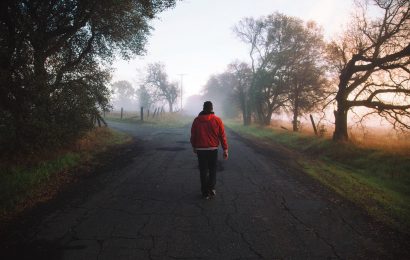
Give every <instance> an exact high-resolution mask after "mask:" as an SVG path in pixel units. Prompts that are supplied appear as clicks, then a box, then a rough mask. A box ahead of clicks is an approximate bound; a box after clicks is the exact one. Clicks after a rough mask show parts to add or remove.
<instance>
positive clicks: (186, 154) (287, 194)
mask: <svg viewBox="0 0 410 260" xmlns="http://www.w3.org/2000/svg"><path fill="white" fill-rule="evenodd" d="M110 126H111V127H112V128H115V129H120V130H122V131H125V132H128V133H130V134H132V135H134V136H135V137H136V141H135V145H134V148H132V149H131V148H130V149H129V151H128V153H127V156H125V157H124V158H125V159H123V160H122V161H121V163H120V164H121V165H116V167H109V168H107V169H105V170H101V172H97V173H95V176H96V177H93V178H94V179H93V183H95V182H98V185H94V184H93V185H91V184H90V185H88V184H87V185H85V186H84V185H83V186H82V187H81V189H78V192H74V193H76V194H72V195H71V197H70V196H69V198H70V199H65V200H63V201H64V203H63V202H59V203H57V204H58V205H53V206H50V207H49V209H48V210H47V211H46V212H47V213H46V214H45V215H43V216H41V218H40V217H38V218H40V219H37V222H33V223H36V224H35V225H34V226H29V227H27V229H25V231H24V232H23V233H24V236H23V237H24V238H22V240H24V243H23V242H21V244H20V245H18V244H16V245H17V246H15V247H14V252H13V253H14V254H15V256H17V255H18V257H20V258H27V259H33V258H37V257H41V258H42V259H47V258H50V259H76V260H77V259H259V258H264V259H329V258H333V259H357V258H367V259H374V258H395V257H400V255H401V254H402V253H403V252H400V251H399V250H400V249H398V250H395V249H394V245H392V241H390V239H389V238H388V235H392V234H387V233H386V234H384V233H380V232H384V231H381V230H380V229H379V228H376V227H375V226H374V224H372V223H373V222H372V221H369V217H367V216H366V214H364V213H363V212H362V211H361V210H360V209H357V208H355V207H354V206H352V205H350V204H349V203H343V202H341V201H340V200H339V199H338V198H337V196H335V197H334V196H332V195H331V192H329V191H327V190H326V189H321V188H318V185H317V183H316V182H314V181H310V180H309V178H306V177H301V176H299V175H300V174H298V173H294V172H291V171H289V170H288V169H286V167H283V165H282V166H280V165H279V164H277V163H275V158H273V157H272V156H269V155H267V154H262V153H261V152H260V151H258V149H256V148H254V147H253V146H252V144H251V143H250V142H244V141H243V140H242V138H240V137H238V136H236V135H234V134H233V133H232V132H230V131H228V142H229V145H230V158H229V160H228V161H223V160H222V153H219V159H220V161H219V163H218V166H219V171H218V174H217V186H216V188H217V196H216V197H215V199H213V200H204V199H202V198H201V193H200V180H199V171H198V169H197V160H196V157H195V155H194V154H193V153H192V150H191V146H190V144H189V128H188V127H185V128H175V129H160V128H151V127H148V126H145V127H141V126H136V125H130V124H124V123H115V122H111V123H110ZM110 163H112V162H110V161H107V164H110ZM88 187H89V188H88ZM71 198H72V199H71ZM393 235H394V234H393ZM18 257H17V258H18ZM3 259H5V258H3Z"/></svg>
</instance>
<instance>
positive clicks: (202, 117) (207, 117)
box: [198, 111, 215, 121]
mask: <svg viewBox="0 0 410 260" xmlns="http://www.w3.org/2000/svg"><path fill="white" fill-rule="evenodd" d="M214 116H215V114H214V112H206V111H201V113H199V115H198V119H199V120H201V121H209V120H211V118H213V117H214Z"/></svg>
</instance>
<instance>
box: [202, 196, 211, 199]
mask: <svg viewBox="0 0 410 260" xmlns="http://www.w3.org/2000/svg"><path fill="white" fill-rule="evenodd" d="M202 198H203V199H204V200H209V199H211V196H209V195H202Z"/></svg>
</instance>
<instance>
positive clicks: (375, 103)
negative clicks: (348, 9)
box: [204, 0, 410, 141]
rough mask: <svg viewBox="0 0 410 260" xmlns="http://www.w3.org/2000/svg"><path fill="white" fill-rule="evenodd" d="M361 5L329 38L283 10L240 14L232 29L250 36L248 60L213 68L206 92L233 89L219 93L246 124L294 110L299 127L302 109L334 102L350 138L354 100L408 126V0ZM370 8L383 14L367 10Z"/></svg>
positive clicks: (339, 133)
mask: <svg viewBox="0 0 410 260" xmlns="http://www.w3.org/2000/svg"><path fill="white" fill-rule="evenodd" d="M356 5H357V9H356V11H357V14H356V16H354V17H353V19H352V21H351V23H350V24H349V27H348V29H347V31H346V32H345V33H344V34H342V35H340V37H339V38H338V39H337V40H334V41H331V42H325V41H324V39H323V34H322V30H321V28H320V27H319V26H317V25H316V24H315V23H314V22H303V21H302V20H300V19H298V18H295V17H290V16H287V15H284V14H280V13H274V14H272V15H269V16H266V17H261V18H258V19H254V18H244V19H242V20H241V21H240V22H239V23H238V24H237V25H236V26H235V27H234V32H235V34H236V35H237V37H238V38H239V39H240V40H241V41H242V42H244V43H246V44H247V46H248V50H249V58H250V62H240V61H235V62H233V63H231V64H230V65H229V66H228V68H227V70H226V71H225V72H223V73H221V74H218V75H213V76H212V77H211V78H210V79H209V81H208V82H207V84H206V85H205V88H204V90H205V96H206V97H208V98H211V99H216V100H218V99H221V97H222V96H224V97H227V100H225V101H222V100H221V104H222V105H221V106H222V108H223V110H224V111H225V114H227V115H229V114H231V115H232V114H235V109H237V110H239V111H240V113H241V114H242V119H243V123H244V125H249V124H250V123H251V122H252V121H254V122H256V123H258V124H261V125H269V124H270V122H271V117H272V115H273V114H275V113H283V112H285V113H288V114H291V115H292V119H293V120H292V125H293V130H294V131H298V130H299V118H300V116H302V115H303V114H305V113H308V112H311V111H315V110H324V109H325V108H326V107H327V105H328V104H333V103H334V104H335V106H336V109H335V110H334V116H335V131H334V134H333V139H334V140H335V141H346V140H348V131H347V130H348V126H347V118H348V117H347V115H348V112H349V111H351V110H352V109H353V108H355V107H366V108H368V109H369V111H370V112H368V113H367V114H365V115H364V117H366V116H368V115H371V114H378V115H380V116H381V117H384V118H385V119H387V120H388V121H389V122H390V123H391V124H392V125H393V126H394V127H395V128H400V129H410V66H409V64H410V2H409V1H408V0H372V1H365V0H363V1H357V2H356ZM369 8H376V9H377V12H378V13H377V12H375V13H377V14H378V16H377V17H373V18H371V17H369ZM373 10H374V9H373ZM222 94H223V95H222ZM218 101H219V100H218ZM232 104H235V105H236V106H232ZM225 106H227V107H225Z"/></svg>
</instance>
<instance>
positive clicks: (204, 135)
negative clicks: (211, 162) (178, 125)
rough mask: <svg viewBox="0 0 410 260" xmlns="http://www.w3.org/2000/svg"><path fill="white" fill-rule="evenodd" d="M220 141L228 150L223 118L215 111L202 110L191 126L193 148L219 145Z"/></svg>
mask: <svg viewBox="0 0 410 260" xmlns="http://www.w3.org/2000/svg"><path fill="white" fill-rule="evenodd" d="M219 142H220V143H221V144H222V148H223V149H224V150H228V143H227V141H226V135H225V128H224V125H223V123H222V120H221V119H220V118H219V117H217V116H215V115H214V114H213V113H211V114H206V113H203V112H201V113H200V114H199V116H198V117H196V118H195V120H194V122H193V123H192V127H191V144H192V147H193V148H212V147H216V148H217V147H218V146H219Z"/></svg>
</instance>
